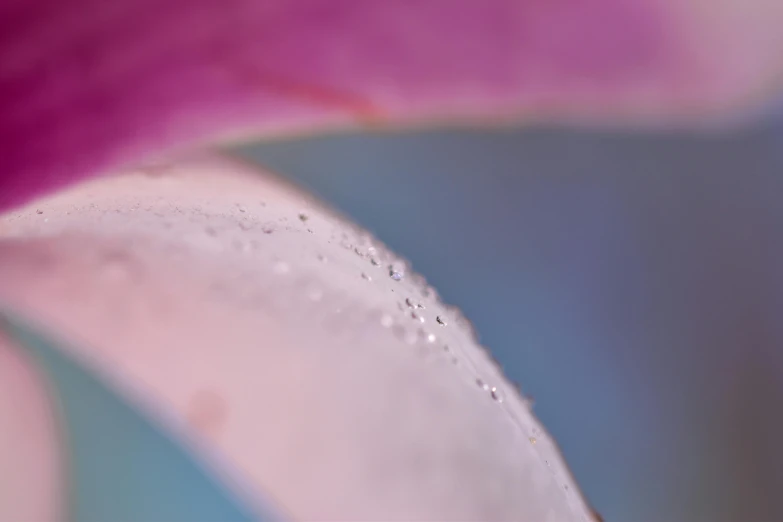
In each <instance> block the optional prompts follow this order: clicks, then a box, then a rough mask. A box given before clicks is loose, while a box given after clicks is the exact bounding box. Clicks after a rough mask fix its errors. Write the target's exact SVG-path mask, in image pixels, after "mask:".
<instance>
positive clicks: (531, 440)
mask: <svg viewBox="0 0 783 522" xmlns="http://www.w3.org/2000/svg"><path fill="white" fill-rule="evenodd" d="M527 440H529V441H530V444H535V443H536V442H538V439H536V438H535V437H530V438H528V439H527Z"/></svg>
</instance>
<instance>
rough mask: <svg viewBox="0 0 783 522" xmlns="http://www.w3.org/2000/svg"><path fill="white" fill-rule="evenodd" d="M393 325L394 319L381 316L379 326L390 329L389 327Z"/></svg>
mask: <svg viewBox="0 0 783 522" xmlns="http://www.w3.org/2000/svg"><path fill="white" fill-rule="evenodd" d="M393 324H394V319H393V318H392V316H390V315H389V314H383V315H382V316H381V325H383V327H384V328H390V327H391V325H393Z"/></svg>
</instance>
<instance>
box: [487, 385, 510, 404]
mask: <svg viewBox="0 0 783 522" xmlns="http://www.w3.org/2000/svg"><path fill="white" fill-rule="evenodd" d="M489 394H490V395H491V396H492V398H493V399H494V400H495V401H496V402H503V401H504V400H506V395H505V394H504V393H503V390H501V389H500V388H497V387H495V386H493V387H492V389H491V390H490V392H489Z"/></svg>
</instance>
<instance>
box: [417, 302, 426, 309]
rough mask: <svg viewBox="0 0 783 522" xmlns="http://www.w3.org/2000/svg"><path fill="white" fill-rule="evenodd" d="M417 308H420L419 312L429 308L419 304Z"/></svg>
mask: <svg viewBox="0 0 783 522" xmlns="http://www.w3.org/2000/svg"><path fill="white" fill-rule="evenodd" d="M416 308H418V309H419V310H425V309H426V308H427V307H426V306H424V305H423V304H421V303H418V304H417V305H416Z"/></svg>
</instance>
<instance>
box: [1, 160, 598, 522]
mask: <svg viewBox="0 0 783 522" xmlns="http://www.w3.org/2000/svg"><path fill="white" fill-rule="evenodd" d="M37 209H38V210H40V211H41V212H42V213H41V214H39V213H37ZM0 225H2V226H4V229H5V232H4V233H0V236H3V235H5V236H6V237H5V238H3V239H2V240H0V303H10V304H12V305H13V306H14V309H15V310H16V311H17V313H19V314H23V315H26V316H28V317H35V318H36V320H37V321H38V322H40V323H42V324H44V325H46V326H47V327H48V328H50V329H51V330H52V331H53V332H54V334H55V336H56V337H57V338H59V339H67V340H70V341H71V342H70V343H69V344H70V346H71V349H72V350H73V351H72V353H71V355H72V356H74V357H78V358H79V359H80V360H81V361H83V362H84V363H85V364H87V365H88V366H89V367H90V368H92V369H93V370H94V371H96V372H99V373H100V374H102V375H103V377H105V379H106V381H108V382H110V383H114V384H116V385H117V391H118V392H120V393H122V394H124V396H125V397H126V398H131V399H133V400H132V403H133V404H140V405H142V406H143V407H145V408H147V409H148V410H149V413H151V414H152V415H151V416H152V417H153V418H157V419H164V420H167V421H168V422H169V426H170V427H172V428H173V430H172V431H173V432H175V433H177V434H184V435H183V436H184V437H186V440H185V442H186V443H188V444H189V445H191V446H193V445H195V446H196V447H197V448H198V449H199V450H200V452H199V453H201V454H209V455H213V456H215V458H214V459H211V460H210V462H216V463H227V464H226V466H225V467H224V468H221V470H220V471H221V473H222V475H221V476H222V477H227V480H228V481H229V482H230V483H231V484H234V485H235V486H237V487H239V488H240V489H241V490H242V491H244V492H247V493H249V496H250V498H251V500H252V498H253V495H254V493H257V492H260V491H262V492H263V493H264V496H265V497H266V498H271V499H274V500H275V501H276V505H280V506H281V508H282V509H283V510H285V511H286V512H287V513H290V515H291V517H292V519H294V520H458V519H459V520H546V519H547V518H549V519H550V520H558V521H559V520H563V521H566V520H584V519H585V517H586V518H590V513H589V510H588V508H587V506H586V504H585V502H584V500H583V499H582V497H581V495H580V494H579V491H578V489H577V487H576V485H575V483H574V481H573V479H572V477H571V476H570V473H569V471H568V469H567V468H566V466H565V464H564V463H563V460H562V458H561V457H560V455H559V451H558V449H557V447H556V446H555V445H554V443H553V441H552V440H551V438H550V437H549V436H548V435H547V433H546V432H545V431H544V430H543V428H542V427H541V426H540V424H539V423H538V421H537V420H536V419H535V418H534V417H533V415H532V413H531V412H530V410H529V407H528V406H527V404H526V403H525V401H524V400H523V399H522V397H520V396H519V394H518V393H517V392H516V391H515V389H514V387H513V386H512V385H511V384H509V383H508V382H507V381H506V379H505V378H504V377H503V375H502V373H501V372H500V370H499V368H497V367H496V366H495V365H494V364H493V362H492V361H491V360H490V358H489V357H488V356H487V354H486V352H485V351H484V350H483V348H481V347H480V346H479V345H478V344H477V342H476V339H475V337H474V336H473V334H472V331H471V330H470V327H469V326H468V325H467V323H466V322H465V321H464V319H463V318H462V317H461V315H460V314H459V312H458V311H456V310H455V309H453V308H451V307H447V306H445V305H444V304H443V303H442V302H441V301H440V300H439V299H438V297H437V295H436V294H435V293H434V291H432V290H431V289H429V288H428V287H427V285H426V282H424V281H423V279H422V278H421V277H419V276H417V275H416V274H415V273H413V272H412V271H410V270H406V269H405V266H404V263H403V262H402V261H401V260H400V259H399V258H397V257H396V256H395V255H394V254H392V253H391V252H389V251H388V250H386V248H384V246H383V245H382V244H380V243H378V242H376V241H375V240H374V239H373V238H372V237H370V236H369V235H368V234H367V233H366V232H364V231H361V230H359V229H357V228H355V227H353V226H352V225H350V224H349V223H346V222H345V221H344V220H343V219H341V218H340V217H338V216H336V215H335V214H334V213H333V212H331V211H329V210H328V209H324V208H323V207H322V206H321V205H319V204H317V203H315V202H314V201H313V200H312V199H311V198H309V197H307V196H305V195H303V194H301V193H300V192H299V191H297V190H295V189H292V188H291V187H288V186H286V185H285V184H284V183H281V182H280V181H279V180H278V179H275V178H274V177H270V176H265V175H259V173H258V172H256V171H254V170H251V169H247V168H244V167H242V166H239V165H237V164H235V163H232V162H226V161H221V160H216V159H204V158H200V159H196V160H191V161H187V162H183V163H181V164H178V165H175V166H172V167H171V168H170V169H169V170H167V171H165V172H162V173H158V174H157V176H155V177H150V176H147V175H143V174H139V173H136V174H133V175H121V176H117V177H112V178H104V179H100V180H95V181H93V182H91V183H89V184H86V185H84V186H80V187H77V188H75V189H73V190H71V191H67V192H63V193H61V194H59V195H57V196H56V197H53V198H50V199H48V200H46V201H40V202H38V203H36V206H31V207H27V208H24V209H22V210H20V211H19V212H17V213H13V214H10V215H8V216H7V217H6V218H4V219H2V220H0ZM11 236H16V237H17V239H12V237H11ZM373 260H375V262H373ZM388 265H393V266H394V267H395V270H396V271H397V273H400V274H403V275H402V277H401V278H400V280H397V278H394V277H391V276H390V271H389V268H388ZM406 298H408V299H409V300H411V303H415V304H419V303H420V304H422V305H424V307H422V308H418V307H417V308H415V315H414V316H412V315H411V314H412V312H413V311H414V309H412V308H410V305H408V304H407V302H406V301H405V299H406ZM437 316H440V317H442V318H447V321H446V323H448V326H443V325H440V324H438V322H437V321H436V317H437ZM419 318H423V319H424V320H425V322H421V320H420V319H419ZM446 347H448V349H446ZM455 361H456V364H455ZM478 379H480V381H478ZM478 382H480V383H481V385H478V384H477V383H478ZM483 383H487V386H486V388H485V387H484V385H483ZM491 387H495V389H494V390H492V389H491ZM501 400H502V402H501ZM531 437H534V438H535V439H534V440H535V441H536V443H535V444H531V439H530V438H531ZM251 504H252V502H251Z"/></svg>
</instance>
